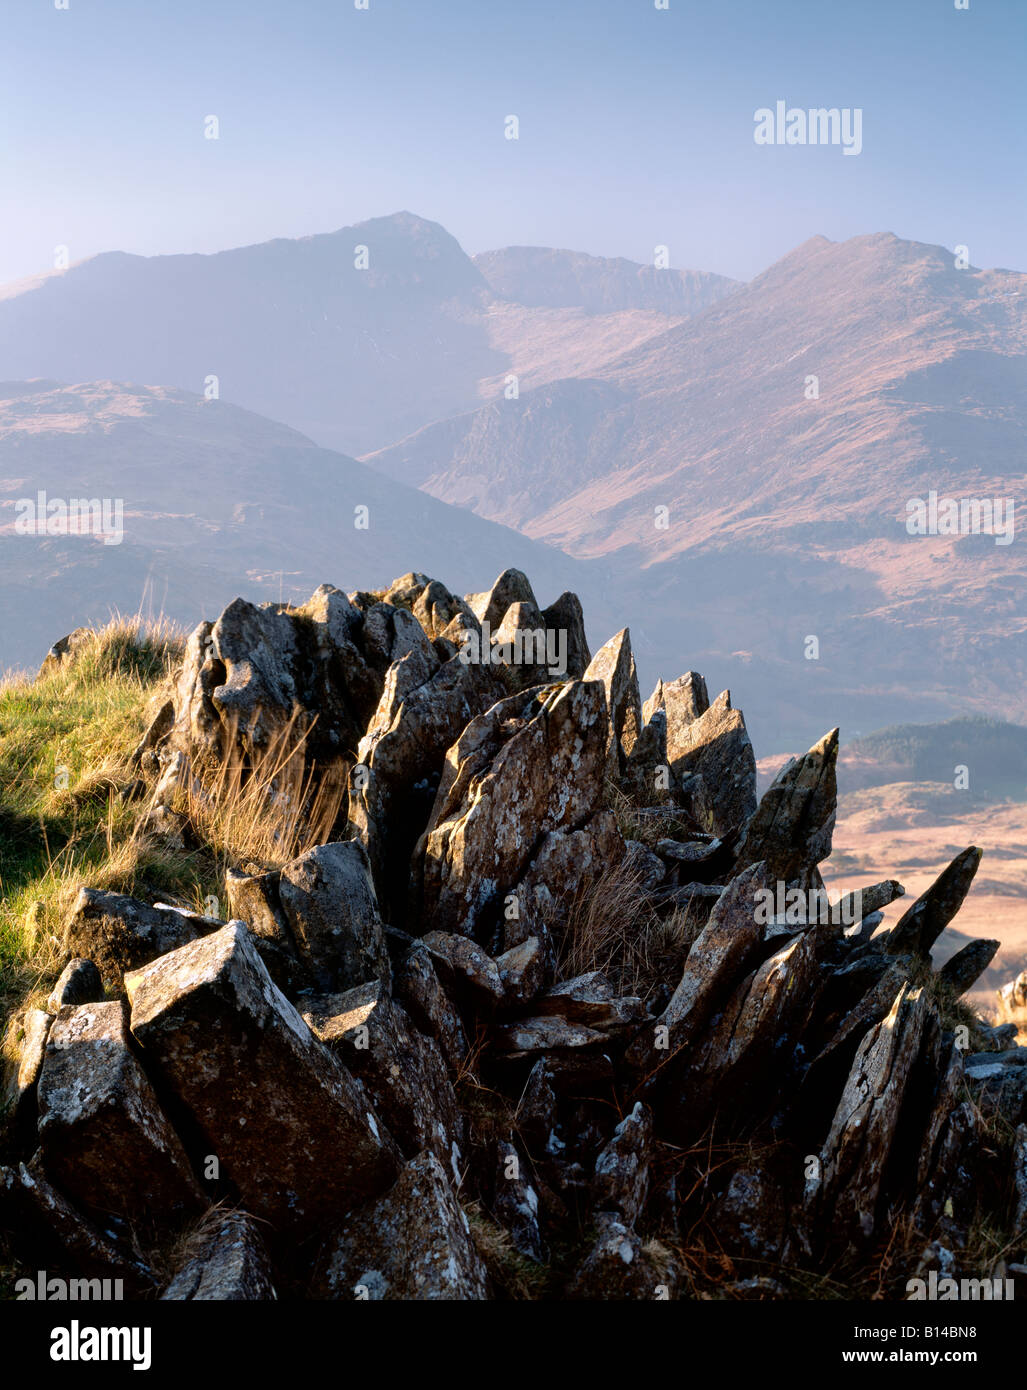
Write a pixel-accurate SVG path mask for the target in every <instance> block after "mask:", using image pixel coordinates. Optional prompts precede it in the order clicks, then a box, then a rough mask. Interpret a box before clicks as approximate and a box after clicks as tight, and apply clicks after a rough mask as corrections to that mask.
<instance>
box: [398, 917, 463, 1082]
mask: <svg viewBox="0 0 1027 1390" xmlns="http://www.w3.org/2000/svg"><path fill="white" fill-rule="evenodd" d="M396 997H397V998H398V999H399V1000H400V1001H401V1002H402V1003H403V1005H404V1006H405V1008H406V1010H407V1012H408V1013H409V1014H410V1016H411V1018H412V1019H413V1020H414V1022H415V1023H416V1025H417V1027H418V1028H420V1030H421V1031H422V1033H427V1034H428V1035H429V1036H430V1037H433V1038H434V1039H435V1041H436V1042H437V1043H438V1045H439V1047H440V1048H441V1050H442V1055H443V1057H444V1058H445V1059H446V1063H447V1064H448V1066H449V1069H450V1071H452V1072H459V1071H460V1069H461V1067H462V1066H463V1063H464V1059H465V1058H466V1056H467V1052H468V1044H467V1034H466V1033H465V1032H464V1026H463V1023H462V1022H461V1019H460V1014H459V1013H458V1012H457V1010H456V1008H455V1006H454V1004H453V1002H452V1000H451V999H450V998H449V995H448V994H447V993H446V991H445V990H444V989H443V988H442V985H441V983H440V981H439V977H438V975H437V973H436V970H435V966H434V964H433V963H432V957H431V953H430V952H429V951H428V949H427V947H425V946H422V945H420V944H419V943H418V944H417V945H415V946H414V947H413V948H412V949H411V950H410V951H409V952H408V954H407V955H406V956H405V957H404V959H403V960H402V962H401V963H400V966H399V969H398V970H397V972H396Z"/></svg>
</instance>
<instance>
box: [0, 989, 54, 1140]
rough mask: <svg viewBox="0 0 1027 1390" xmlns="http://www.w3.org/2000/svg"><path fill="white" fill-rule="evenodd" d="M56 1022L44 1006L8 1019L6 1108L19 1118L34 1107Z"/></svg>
mask: <svg viewBox="0 0 1027 1390" xmlns="http://www.w3.org/2000/svg"><path fill="white" fill-rule="evenodd" d="M52 1023H53V1019H52V1018H51V1016H50V1015H49V1014H48V1013H46V1012H45V1011H44V1010H42V1009H25V1010H24V1012H23V1013H20V1014H14V1015H13V1016H12V1017H11V1019H10V1021H9V1022H8V1025H7V1034H6V1037H5V1040H4V1042H5V1046H4V1052H5V1054H6V1066H5V1067H4V1078H3V1081H4V1085H3V1092H2V1095H3V1106H2V1109H3V1111H4V1112H6V1113H7V1114H8V1115H10V1116H11V1117H12V1118H13V1119H14V1120H15V1121H16V1122H20V1121H21V1120H22V1119H24V1117H25V1116H26V1113H27V1112H28V1111H29V1109H30V1105H31V1101H32V1099H33V1097H34V1095H35V1089H36V1082H37V1081H38V1080H39V1072H40V1069H41V1068H42V1065H43V1056H44V1054H45V1052H46V1040H47V1037H48V1036H49V1033H50V1025H51V1024H52Z"/></svg>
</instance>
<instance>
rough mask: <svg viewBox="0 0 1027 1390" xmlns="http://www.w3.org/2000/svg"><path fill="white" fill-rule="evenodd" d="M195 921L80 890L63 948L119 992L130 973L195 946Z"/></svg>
mask: <svg viewBox="0 0 1027 1390" xmlns="http://www.w3.org/2000/svg"><path fill="white" fill-rule="evenodd" d="M194 921H195V919H193V918H191V917H187V916H184V915H183V914H182V913H179V912H173V911H171V910H170V909H166V908H162V909H158V908H155V907H148V906H147V905H146V903H143V902H139V901H138V900H137V899H136V898H128V897H125V896H124V895H123V894H121V893H104V892H101V891H100V890H99V889H98V888H80V889H79V893H78V897H77V898H76V899H75V902H74V904H73V906H72V909H71V912H70V914H69V916H68V919H67V921H66V923H65V925H64V947H65V949H66V950H68V951H70V952H71V953H72V955H74V956H84V957H86V958H87V959H88V960H91V961H92V962H93V963H94V965H95V966H96V968H97V969H98V970H99V972H100V976H101V978H102V980H103V981H104V983H105V984H107V985H108V986H110V987H112V988H115V989H120V988H121V985H122V980H123V978H124V975H125V973H126V971H129V970H137V969H138V968H139V967H140V966H141V965H146V964H147V963H148V962H149V961H151V960H155V959H156V958H157V957H158V956H162V955H164V954H165V953H166V952H168V951H174V950H176V949H177V948H178V947H179V946H184V945H186V944H187V943H188V942H190V941H195V940H196V938H197V936H198V935H199V933H198V931H197V929H196V926H195V924H194Z"/></svg>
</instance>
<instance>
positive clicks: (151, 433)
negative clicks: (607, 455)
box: [0, 381, 606, 671]
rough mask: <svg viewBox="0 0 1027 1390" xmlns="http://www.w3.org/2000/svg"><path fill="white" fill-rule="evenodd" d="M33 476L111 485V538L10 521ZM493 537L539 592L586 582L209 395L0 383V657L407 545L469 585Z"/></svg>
mask: <svg viewBox="0 0 1027 1390" xmlns="http://www.w3.org/2000/svg"><path fill="white" fill-rule="evenodd" d="M39 488H43V489H44V490H45V492H46V493H47V495H48V498H49V499H51V500H54V499H63V500H65V501H66V500H68V499H70V498H75V497H87V498H88V497H99V498H104V497H106V498H109V499H117V498H120V499H122V500H123V505H124V518H123V527H124V537H123V540H122V541H121V543H120V544H116V545H114V544H112V545H106V544H104V543H103V541H102V540H100V539H97V538H95V537H84V536H38V535H19V534H16V532H15V526H16V521H17V515H16V503H17V501H18V500H19V499H23V498H27V499H35V497H36V494H37V490H38V489H39ZM358 507H366V508H367V527H366V529H358V528H357V527H356V526H355V524H354V523H355V521H356V520H357V519H358V517H357V512H356V509H357V508H358ZM497 554H507V555H509V556H510V557H511V559H513V560H515V561H516V562H517V563H518V564H521V565H523V566H524V567H525V568H532V569H533V570H534V572H535V573H536V574H537V575H538V576H539V583H540V585H541V586H542V587H543V592H544V593H546V595H547V600H546V601H549V600H550V599H553V598H555V597H556V596H557V594H559V593H560V592H561V590H563V589H568V588H576V587H581V588H582V589H583V590H585V591H586V592H587V591H588V590H589V589H590V588H591V587H593V585H592V582H591V581H590V580H589V579H588V577H587V576H588V570H589V566H587V565H582V564H581V562H578V561H574V560H572V559H570V558H569V557H568V556H565V555H562V554H561V553H560V552H559V551H554V550H552V549H550V548H549V547H547V546H544V545H539V544H538V543H537V542H535V541H531V540H528V539H527V538H525V537H523V536H519V535H518V534H517V533H516V532H513V531H510V530H509V529H507V528H506V527H502V526H497V525H496V524H495V523H493V522H488V521H484V520H482V519H480V518H478V517H475V516H473V515H472V514H471V513H469V512H466V511H463V510H461V509H459V508H456V507H450V506H447V505H446V504H445V503H444V502H439V501H437V500H436V499H434V498H431V497H428V496H427V495H426V494H424V493H422V492H418V491H416V490H414V489H413V488H406V487H403V486H402V485H401V484H397V483H395V482H393V481H391V480H390V479H388V478H385V477H383V476H382V475H381V474H380V473H376V472H374V471H372V470H371V469H369V468H367V467H366V466H365V465H363V464H360V463H357V462H355V461H354V460H353V459H350V458H346V457H345V456H344V455H341V454H336V453H333V452H331V451H329V450H327V449H319V448H317V447H316V446H315V445H314V444H312V443H311V441H310V440H309V439H306V438H305V437H304V436H303V435H301V434H299V433H297V432H296V431H295V430H292V429H289V428H287V427H286V426H284V425H280V424H277V423H276V422H274V421H271V420H268V419H266V418H264V417H263V416H259V415H255V414H252V413H251V412H249V411H245V410H241V409H239V408H238V407H237V406H233V405H230V404H228V403H227V402H225V401H205V400H204V399H203V398H202V396H198V395H196V394H193V393H189V392H185V391H178V390H173V389H171V388H168V387H147V386H131V385H123V384H119V383H114V382H93V383H89V384H85V385H79V386H62V385H58V384H56V383H54V382H45V381H44V382H30V383H25V382H20V383H19V382H7V383H5V384H3V385H2V386H0V593H2V596H3V597H2V603H3V621H2V623H0V671H2V670H4V669H5V668H8V667H22V666H28V667H37V666H38V664H39V662H40V661H41V660H42V659H43V656H44V655H45V653H46V651H47V649H48V648H49V646H50V644H51V643H52V642H53V641H54V640H56V639H55V634H56V636H61V635H63V634H64V633H66V632H69V631H71V629H72V628H74V627H77V626H79V625H81V624H84V623H97V622H99V623H103V622H104V621H105V620H106V618H107V617H108V616H109V615H110V613H111V612H112V611H120V612H122V613H134V612H136V611H143V612H149V613H152V614H154V615H156V614H159V613H164V614H165V615H166V616H168V617H170V618H173V619H177V620H179V621H182V622H186V623H190V624H191V623H192V622H193V621H194V620H195V618H196V615H197V614H199V613H214V612H216V611H218V610H219V609H220V608H221V607H223V606H224V605H225V604H226V603H227V602H228V601H229V600H230V599H231V598H232V597H234V596H235V595H236V594H238V593H241V592H248V593H252V594H254V595H255V596H258V597H261V598H266V599H271V598H274V599H278V598H279V597H285V598H290V597H294V598H299V597H301V596H303V595H305V594H309V593H310V591H311V589H313V588H314V587H316V585H317V584H318V583H320V582H321V581H322V579H323V578H324V577H325V576H330V577H331V579H332V581H333V582H334V583H336V584H338V585H351V586H352V585H355V584H356V583H357V581H358V579H360V578H361V577H365V578H366V580H367V581H368V582H370V583H372V584H374V583H378V584H384V583H387V582H388V581H389V580H390V579H391V578H392V577H393V576H394V575H395V574H396V573H397V572H399V571H400V570H401V569H402V568H403V565H404V563H405V561H406V559H407V558H408V557H409V558H410V560H411V561H412V562H413V563H415V564H416V565H418V566H421V567H423V568H424V569H425V570H427V571H428V572H429V573H430V572H432V571H437V570H440V569H442V568H443V567H444V566H446V567H448V569H449V572H450V573H452V574H453V575H454V576H456V577H457V582H459V583H460V584H461V585H463V586H464V587H466V588H467V589H480V588H482V587H483V586H484V585H485V584H486V583H487V582H488V580H489V578H490V577H491V576H492V573H493V571H494V569H495V556H496V555H497ZM582 581H584V582H582ZM593 611H595V612H596V613H598V614H603V615H605V613H606V609H605V606H603V605H601V604H599V603H598V601H597V605H596V607H595V609H594V610H593Z"/></svg>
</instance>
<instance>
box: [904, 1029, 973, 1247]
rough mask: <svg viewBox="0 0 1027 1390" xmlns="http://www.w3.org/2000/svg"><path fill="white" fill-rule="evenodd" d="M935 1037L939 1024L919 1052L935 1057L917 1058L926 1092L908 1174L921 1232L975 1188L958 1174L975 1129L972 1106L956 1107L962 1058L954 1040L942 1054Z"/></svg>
mask: <svg viewBox="0 0 1027 1390" xmlns="http://www.w3.org/2000/svg"><path fill="white" fill-rule="evenodd" d="M932 1022H933V1020H932ZM940 1033H941V1030H940V1026H937V1025H935V1026H934V1027H933V1028H932V1029H931V1030H930V1032H929V1034H928V1038H927V1041H926V1042H925V1046H924V1048H923V1052H924V1053H933V1054H935V1055H930V1056H927V1057H925V1058H923V1059H922V1063H923V1062H924V1061H926V1062H927V1066H924V1065H923V1064H922V1065H921V1068H920V1070H921V1073H923V1072H925V1071H927V1072H928V1076H927V1077H926V1078H924V1077H923V1075H921V1077H920V1078H919V1085H920V1088H921V1089H922V1090H924V1091H925V1092H928V1094H929V1101H928V1109H929V1113H928V1117H927V1122H926V1124H925V1126H924V1129H923V1135H922V1137H921V1139H920V1144H919V1153H918V1155H917V1159H916V1171H915V1174H913V1183H912V1186H913V1190H914V1192H915V1193H916V1197H915V1199H914V1203H913V1209H912V1210H913V1216H914V1219H915V1220H916V1221H917V1223H918V1225H921V1226H922V1228H923V1229H928V1228H930V1227H933V1225H934V1224H935V1222H936V1221H937V1220H938V1218H939V1217H941V1216H943V1215H944V1214H945V1213H946V1211H948V1210H952V1211H953V1214H954V1204H955V1201H958V1200H959V1198H960V1197H961V1196H965V1195H967V1191H968V1189H969V1190H972V1188H973V1187H975V1186H976V1182H975V1180H974V1179H969V1181H968V1177H969V1175H968V1174H966V1173H961V1172H960V1168H961V1167H962V1165H963V1164H964V1162H965V1159H966V1156H967V1150H968V1141H971V1140H972V1139H975V1138H976V1125H977V1118H976V1115H975V1113H974V1112H973V1107H972V1106H970V1105H969V1104H967V1105H966V1107H965V1109H964V1107H963V1105H961V1104H960V1097H961V1096H962V1094H963V1093H964V1082H965V1071H964V1066H963V1054H962V1052H961V1051H960V1050H959V1048H958V1047H956V1046H955V1043H954V1041H953V1042H952V1043H950V1044H949V1045H948V1048H947V1050H946V1049H945V1047H944V1046H943V1044H942V1042H941V1037H940ZM932 1042H933V1047H931V1043H932ZM931 1073H933V1074H934V1075H933V1076H932V1075H931ZM934 1076H936V1077H937V1080H936V1081H934V1084H933V1086H931V1085H930V1084H929V1083H930V1082H931V1081H932V1080H933V1079H934ZM925 1079H926V1081H927V1082H928V1084H927V1085H925V1084H924V1083H925ZM914 1080H915V1081H916V1080H917V1078H914ZM961 1188H962V1189H963V1191H962V1193H961V1191H960V1189H961Z"/></svg>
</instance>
